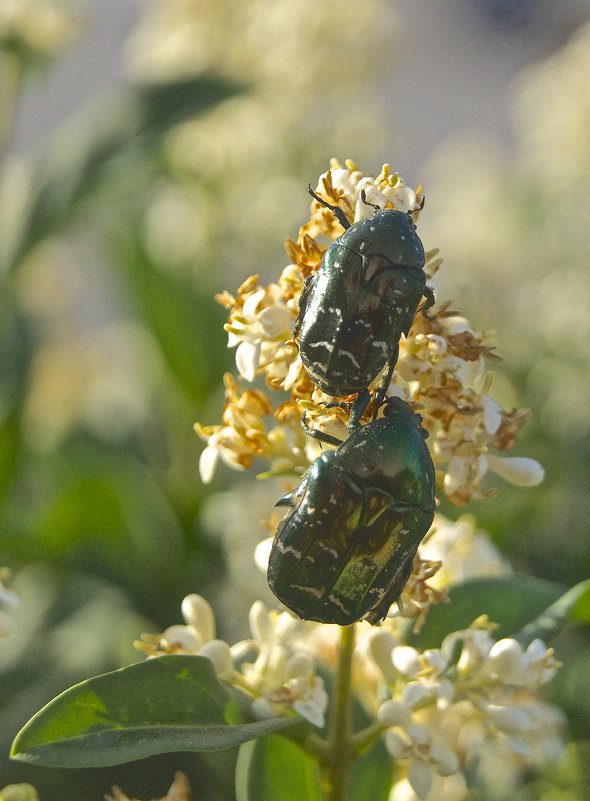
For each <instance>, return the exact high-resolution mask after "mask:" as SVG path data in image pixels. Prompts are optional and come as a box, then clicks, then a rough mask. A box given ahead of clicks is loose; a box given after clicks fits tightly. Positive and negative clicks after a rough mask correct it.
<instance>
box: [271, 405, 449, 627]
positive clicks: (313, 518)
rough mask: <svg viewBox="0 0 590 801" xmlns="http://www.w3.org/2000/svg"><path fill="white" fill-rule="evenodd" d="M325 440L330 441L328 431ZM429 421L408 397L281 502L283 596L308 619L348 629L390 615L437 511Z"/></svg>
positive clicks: (317, 465)
mask: <svg viewBox="0 0 590 801" xmlns="http://www.w3.org/2000/svg"><path fill="white" fill-rule="evenodd" d="M319 438H324V437H322V436H321V435H320V437H319ZM425 438H426V432H425V431H424V430H423V428H422V426H421V418H420V417H419V416H418V415H416V414H414V412H413V411H412V410H411V409H410V407H409V406H408V404H407V403H405V401H403V400H401V398H397V397H393V398H388V399H387V401H386V402H385V405H384V416H383V417H379V418H378V419H376V420H372V421H371V422H369V423H366V424H365V425H363V426H359V427H358V428H356V429H355V430H354V431H353V432H352V433H351V434H350V436H349V437H348V438H347V439H346V440H344V441H343V442H342V441H340V440H336V439H335V438H334V437H329V436H328V437H325V439H326V441H328V442H334V443H335V442H339V443H340V444H339V445H338V447H337V448H336V449H334V450H325V451H324V452H323V453H322V454H321V455H320V456H318V458H317V459H316V460H315V461H314V462H313V464H312V465H311V466H310V467H309V469H308V471H307V473H306V474H305V476H304V478H303V480H302V481H301V483H300V484H299V486H298V487H297V488H296V489H295V490H294V491H293V492H291V493H289V494H287V495H285V496H284V497H283V498H281V499H280V500H279V501H278V502H277V504H276V505H277V506H286V507H289V511H288V513H287V514H286V515H285V517H283V519H282V520H281V521H280V522H279V524H278V527H277V531H276V534H275V537H274V541H273V545H272V549H271V553H270V558H269V563H268V573H267V578H268V583H269V585H270V588H271V590H272V591H273V593H274V594H275V595H276V596H277V598H279V600H281V601H282V602H283V603H284V604H285V606H287V607H288V608H289V609H291V610H292V611H293V612H295V613H296V614H297V615H299V617H301V618H303V619H309V620H317V621H319V622H321V623H338V624H340V625H341V626H345V625H348V624H350V623H354V622H355V621H356V620H360V619H361V618H365V619H366V620H368V621H369V622H371V623H376V622H378V621H379V620H381V619H383V618H384V617H385V616H386V614H387V611H388V609H389V607H390V606H391V604H392V603H393V602H394V601H396V600H397V599H398V598H399V596H400V594H401V592H402V590H403V588H404V587H405V585H406V582H407V581H408V578H409V577H410V574H411V572H412V563H413V560H414V556H415V554H416V551H417V549H418V545H419V544H420V542H421V540H422V538H423V537H424V535H425V534H426V532H427V531H428V529H429V528H430V525H431V523H432V519H433V517H434V507H435V499H434V489H435V475H434V466H433V463H432V458H431V456H430V453H429V451H428V448H427V447H426V442H425Z"/></svg>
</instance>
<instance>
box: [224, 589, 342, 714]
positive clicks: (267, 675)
mask: <svg viewBox="0 0 590 801" xmlns="http://www.w3.org/2000/svg"><path fill="white" fill-rule="evenodd" d="M302 625H304V624H302V622H301V621H300V620H298V619H297V618H295V617H293V616H292V615H291V614H289V613H288V612H280V613H279V612H276V611H274V610H271V611H270V612H269V611H268V610H267V609H266V607H265V606H264V604H263V603H262V602H261V601H256V602H255V603H254V604H253V605H252V608H251V609H250V629H251V631H252V636H253V639H254V643H253V644H254V646H255V648H256V651H257V657H256V659H255V661H254V662H244V663H243V664H242V665H241V666H240V670H241V673H242V676H243V679H244V683H243V686H244V687H245V688H246V689H247V690H248V691H249V692H251V693H252V694H253V695H254V696H255V698H254V700H253V702H252V711H253V713H254V715H255V716H257V717H260V718H267V717H276V716H279V715H282V714H285V712H286V711H288V710H289V709H293V710H294V711H295V712H297V713H298V714H299V715H301V717H303V718H305V719H306V720H308V721H309V722H310V723H312V724H313V725H314V726H318V727H321V726H323V725H324V714H325V711H326V708H327V705H328V695H327V693H326V691H325V689H324V685H323V681H322V679H321V677H320V676H317V675H316V673H315V660H314V659H313V658H312V657H311V656H310V655H309V654H307V653H303V652H301V651H297V650H295V645H296V642H295V636H294V635H295V634H296V632H298V631H299V630H300V628H301V627H302ZM239 645H240V644H239V643H238V646H239ZM235 647H236V646H234V648H235ZM232 650H233V649H232Z"/></svg>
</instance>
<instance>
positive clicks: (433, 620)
mask: <svg viewBox="0 0 590 801" xmlns="http://www.w3.org/2000/svg"><path fill="white" fill-rule="evenodd" d="M563 590H564V588H563V586H562V585H560V584H553V583H552V582H549V581H543V580H541V579H537V578H532V577H531V576H522V575H520V576H519V575H507V576H499V577H497V578H474V579H469V580H467V581H464V582H462V583H461V584H456V585H454V586H453V587H451V588H450V590H449V599H450V602H449V603H448V604H438V605H437V606H433V607H432V608H431V609H430V611H429V613H428V618H427V619H426V623H425V624H424V626H423V627H422V629H421V630H420V632H418V633H417V634H408V637H407V640H408V643H409V644H410V645H415V646H416V647H419V648H437V647H438V646H440V644H441V642H442V641H443V639H444V638H445V637H446V636H447V634H450V633H451V632H453V631H459V630H460V629H464V628H467V627H468V626H469V625H470V624H471V623H472V622H473V620H475V618H476V617H479V615H483V614H486V615H488V617H489V618H490V620H491V621H493V622H494V623H497V624H498V628H497V629H495V630H494V637H496V638H498V639H500V638H501V637H508V636H511V635H513V634H514V633H515V632H516V631H518V630H519V629H521V628H522V627H523V626H526V624H527V623H530V622H531V621H532V620H534V619H535V618H536V617H537V616H538V615H540V614H541V612H543V610H545V609H546V608H547V607H548V606H549V605H550V604H552V603H553V602H554V601H556V600H557V598H559V596H560V595H561V594H562V593H563Z"/></svg>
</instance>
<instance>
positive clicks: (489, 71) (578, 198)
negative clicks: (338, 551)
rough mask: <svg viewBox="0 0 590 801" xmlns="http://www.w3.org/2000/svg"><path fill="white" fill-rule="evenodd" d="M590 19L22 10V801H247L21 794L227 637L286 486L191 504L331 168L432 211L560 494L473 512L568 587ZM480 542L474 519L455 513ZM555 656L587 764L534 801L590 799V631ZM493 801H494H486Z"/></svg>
mask: <svg viewBox="0 0 590 801" xmlns="http://www.w3.org/2000/svg"><path fill="white" fill-rule="evenodd" d="M589 75H590V3H589V2H587V0H561V2H560V3H559V4H557V3H554V2H551V1H550V0H469V1H468V0H449V1H448V2H446V3H440V2H437V0H420V2H415V0H414V1H413V2H412V0H397V1H396V2H392V0H363V2H362V3H359V2H356V0H323V1H322V2H321V3H318V2H316V0H294V1H293V2H290V3H276V2H273V0H247V2H244V0H240V1H239V2H238V0H153V2H149V1H148V0H146V1H145V2H139V0H100V2H98V1H97V0H95V2H91V0H87V2H76V0H69V2H65V0H63V1H62V2H60V1H59V0H3V2H2V3H1V4H0V157H1V159H2V160H1V163H0V281H1V282H2V287H1V292H0V503H1V507H0V566H1V565H6V566H8V567H9V568H11V570H12V573H13V575H12V579H11V582H10V587H11V589H12V590H14V591H15V592H16V593H17V595H18V597H19V606H18V607H17V608H16V610H15V611H14V613H13V615H12V616H13V618H14V632H13V633H12V634H11V635H10V636H9V637H7V638H5V639H3V640H2V641H0V720H1V721H2V725H1V727H0V759H1V762H0V787H1V786H3V785H5V784H8V783H11V782H24V781H27V782H31V783H32V784H35V785H36V787H37V788H38V790H39V792H40V795H41V798H42V799H43V801H58V800H60V799H64V798H72V799H73V798H80V799H85V800H86V799H88V800H89V801H95V799H96V800H97V801H98V799H101V798H102V797H103V794H104V793H105V792H108V791H109V789H110V787H111V785H112V784H115V783H116V784H119V785H120V786H122V787H123V789H125V791H126V792H127V793H128V794H129V795H130V796H131V795H133V794H135V795H137V796H139V797H142V798H144V797H156V796H159V795H164V793H165V791H166V789H167V787H168V786H169V785H170V783H171V780H172V775H173V772H174V770H176V769H184V770H186V772H187V773H188V774H189V777H190V779H191V782H192V784H193V787H194V788H195V797H196V798H198V799H205V801H209V799H221V800H223V799H232V798H233V774H232V760H233V759H234V758H235V755H233V754H232V753H231V752H227V753H226V752H223V753H221V754H217V755H212V756H207V757H201V756H195V755H181V756H175V755H172V756H167V757H165V758H161V759H150V760H146V761H145V762H143V763H141V765H138V764H135V765H131V766H123V767H121V768H114V769H109V770H100V771H97V770H95V771H75V772H74V771H69V772H68V771H58V770H45V769H39V768H34V767H31V766H25V765H22V764H16V763H9V762H8V759H7V756H6V755H7V753H8V750H9V747H10V743H11V741H12V739H13V737H14V735H15V734H16V732H17V730H18V729H19V728H20V727H21V726H22V725H23V724H24V723H25V721H26V720H27V719H28V718H29V717H30V716H31V715H32V714H33V713H34V712H35V711H37V710H38V709H39V708H40V706H42V704H44V703H45V702H46V701H48V700H49V699H50V698H52V697H53V696H55V695H56V694H57V693H58V692H60V691H61V690H63V689H65V688H66V687H68V686H70V685H71V684H72V683H74V682H76V681H79V680H81V679H83V678H87V677H89V676H92V675H95V674H97V673H99V672H104V671H106V670H109V669H113V668H115V667H120V666H121V665H124V664H127V663H129V662H131V661H136V660H137V659H138V658H140V657H139V655H138V652H136V651H134V650H133V647H132V642H133V640H134V639H136V638H137V637H138V635H139V634H140V633H141V632H143V631H161V630H162V629H163V628H165V627H166V626H167V625H169V624H171V623H174V622H180V612H179V607H180V602H181V599H182V597H183V596H184V595H185V594H187V593H188V592H199V593H201V594H203V595H205V596H206V597H207V598H208V599H209V600H210V602H211V603H212V605H213V607H214V608H215V610H216V612H217V616H218V624H219V629H220V630H219V632H218V634H219V636H221V637H224V638H227V639H230V640H233V639H234V638H236V637H243V636H245V635H246V634H247V620H246V615H245V611H244V610H245V609H246V608H247V607H248V605H249V604H250V603H251V602H252V601H253V600H254V599H255V598H257V597H261V598H264V599H266V600H268V601H269V602H270V596H269V595H268V591H267V589H266V587H265V584H264V578H263V577H262V576H257V575H254V571H253V569H252V562H251V559H252V549H253V546H254V544H255V543H256V542H257V541H258V540H259V539H260V537H261V536H263V535H264V533H265V532H264V530H263V529H262V528H261V527H260V524H259V521H260V520H261V519H263V518H265V517H268V516H269V510H270V508H271V507H272V504H273V503H274V500H275V499H276V497H279V494H282V493H279V492H277V487H276V485H275V486H272V487H269V486H268V485H265V484H261V483H256V482H255V481H254V477H253V475H250V476H246V477H245V478H242V477H241V476H240V475H239V474H236V473H230V471H229V470H221V471H220V472H219V475H218V476H217V478H216V479H215V482H214V483H213V485H211V486H209V487H203V486H202V484H201V483H200V480H199V475H198V458H199V454H200V451H201V449H202V444H201V443H200V442H199V441H198V439H197V438H196V436H195V435H194V433H193V431H192V425H193V423H194V421H195V420H199V421H200V422H203V423H207V424H208V423H215V422H218V420H219V417H220V410H221V406H222V402H223V388H222V385H221V376H222V374H223V372H224V371H225V370H226V369H230V368H231V366H232V364H233V354H232V353H231V352H229V351H227V349H226V337H225V334H224V332H223V330H222V325H223V322H224V319H225V312H224V310H223V309H222V308H221V307H220V306H218V305H217V304H216V303H215V302H214V301H213V297H212V296H213V294H214V293H215V292H220V291H222V290H223V289H225V288H227V289H228V290H229V291H230V292H233V291H234V290H235V288H236V287H237V286H238V285H239V283H241V282H242V281H243V280H244V279H245V278H246V277H247V276H248V275H250V274H251V273H254V272H256V273H260V274H261V275H262V277H263V279H264V280H265V281H268V280H273V279H275V278H276V277H277V276H278V273H279V271H280V270H281V269H282V268H283V267H284V266H285V265H286V263H287V258H286V256H285V253H284V250H283V240H284V238H285V237H286V236H291V237H295V236H296V234H297V230H298V227H299V225H300V224H301V223H302V222H303V221H304V220H305V219H306V215H307V209H308V206H309V197H308V196H307V194H306V192H305V187H306V185H307V183H309V182H312V183H314V182H315V180H316V179H317V176H318V175H319V174H320V173H321V172H323V171H324V170H325V169H327V167H328V162H329V158H330V157H331V156H336V157H338V158H339V159H341V160H342V161H343V160H344V159H346V158H352V159H353V160H354V161H355V162H356V163H357V164H358V165H359V167H360V169H362V170H365V171H367V172H373V173H375V174H376V173H378V172H379V170H380V167H381V165H382V163H383V162H389V163H390V164H391V166H392V169H394V170H397V171H399V172H400V174H401V175H403V176H404V177H405V179H406V180H407V182H408V183H409V184H410V185H414V186H415V185H417V184H419V183H420V182H423V183H424V184H425V187H426V195H427V202H426V208H425V211H424V213H423V214H422V215H421V219H420V234H421V236H422V238H423V240H424V243H425V246H426V248H427V249H429V248H433V247H439V248H440V249H441V253H442V255H443V257H444V259H445V264H444V265H443V267H442V269H441V271H440V273H439V277H440V280H439V285H440V299H441V300H445V299H451V300H452V301H453V307H454V308H458V309H460V310H461V311H462V312H463V313H464V314H465V315H466V316H467V317H469V318H470V319H471V320H472V322H473V323H474V325H475V327H476V328H483V329H487V328H493V329H495V330H496V331H497V332H498V338H499V351H500V352H501V353H502V354H503V356H504V358H505V361H504V362H503V363H502V364H501V365H499V369H498V370H497V373H498V375H497V378H496V383H495V385H494V389H493V391H492V394H494V395H495V396H496V397H497V398H498V399H499V400H500V401H501V402H503V404H504V405H505V406H508V407H511V406H530V407H531V408H532V409H533V410H534V412H535V414H534V417H533V419H532V422H530V423H528V425H527V427H526V429H525V431H524V434H523V436H522V437H521V438H520V440H519V443H518V445H517V450H516V455H526V456H533V457H535V458H537V459H539V460H540V461H541V462H542V463H543V464H544V466H545V468H546V471H547V478H546V480H545V482H544V484H543V485H541V486H540V487H538V488H535V489H529V490H518V489H515V488H510V487H508V486H507V485H504V486H502V487H499V492H498V494H497V496H496V497H495V498H493V499H492V500H491V501H489V502H487V503H480V504H474V505H472V506H471V507H470V508H469V512H471V513H473V514H474V515H475V516H476V517H477V520H478V522H479V524H480V525H481V526H482V527H483V528H486V529H487V530H488V531H489V532H490V533H491V535H492V536H493V538H494V541H495V542H496V544H497V545H498V546H499V547H500V548H501V549H502V550H503V551H504V552H505V553H506V554H507V555H508V556H509V557H510V558H511V560H512V562H513V564H514V565H515V567H516V569H517V570H519V571H521V572H523V573H527V574H530V575H533V576H538V577H541V578H545V579H549V580H552V581H555V582H559V583H561V584H563V585H566V586H569V585H572V584H574V583H575V582H577V581H580V580H582V579H584V578H587V576H588V566H589V564H590V544H589V542H590V538H589V537H588V523H587V521H588V518H589V516H590V500H589V497H588V491H587V488H588V485H589V482H590V466H589V465H590V403H588V398H589V397H590V314H589V309H590V271H589V269H588V263H589V260H590V237H589V232H590V201H589V195H590V192H589V189H590V81H589V80H588V76H589ZM444 511H445V512H446V513H447V514H449V515H450V516H453V517H457V516H458V515H459V514H460V513H461V512H462V511H464V510H452V509H445V510H444ZM555 646H556V648H557V655H558V657H559V658H560V659H562V660H563V662H564V663H565V667H564V668H563V670H562V671H561V672H560V675H559V676H558V678H557V679H556V680H555V681H554V682H553V684H552V685H551V687H550V689H549V695H548V698H549V699H550V700H552V701H553V702H554V703H557V704H559V705H560V706H561V707H562V708H563V709H565V711H566V713H567V715H568V718H569V721H570V727H571V735H572V745H571V746H570V748H569V750H568V754H567V757H566V759H565V760H564V762H563V763H562V765H561V766H560V768H559V769H558V770H553V771H552V772H551V774H550V775H548V776H541V777H531V780H530V782H529V783H528V784H527V786H526V787H525V788H523V789H522V794H521V795H515V794H514V793H512V794H511V796H510V797H511V798H512V799H514V798H521V799H523V801H524V799H547V801H549V800H551V801H577V799H580V801H581V800H582V799H584V798H587V797H588V795H589V794H590V779H589V777H588V771H589V770H590V769H589V767H588V766H589V764H590V746H589V743H588V740H589V739H590V738H589V734H590V694H589V693H588V692H587V665H588V660H589V659H590V642H589V637H588V632H587V631H584V630H582V629H577V630H576V629H574V628H570V629H568V630H567V631H566V632H565V633H564V634H562V635H561V636H560V638H559V640H558V641H556V643H555ZM479 798H481V799H482V800H485V801H488V799H496V798H499V797H498V796H497V795H494V791H493V788H487V789H481V795H479V796H478V799H479Z"/></svg>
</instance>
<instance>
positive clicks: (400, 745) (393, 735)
mask: <svg viewBox="0 0 590 801" xmlns="http://www.w3.org/2000/svg"><path fill="white" fill-rule="evenodd" d="M383 739H384V742H385V747H386V748H387V750H388V751H389V753H390V754H391V755H392V756H393V757H394V758H395V759H397V760H403V759H410V760H411V761H410V765H409V768H408V781H409V782H410V784H411V785H412V787H413V789H414V791H415V792H416V795H418V796H419V797H420V798H426V796H427V795H428V793H429V791H430V788H431V786H432V780H433V774H434V773H438V774H439V775H440V776H449V775H450V774H451V773H454V772H455V771H456V770H457V769H458V767H459V763H458V760H457V757H456V755H455V754H454V753H453V751H451V749H450V748H447V747H446V746H445V745H442V743H440V742H437V741H436V740H433V739H432V734H431V732H430V731H429V729H428V728H427V727H426V726H422V725H419V724H410V725H408V726H406V727H405V728H404V729H403V730H401V731H400V733H397V732H393V731H387V732H386V733H385V735H384V738H383Z"/></svg>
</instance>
